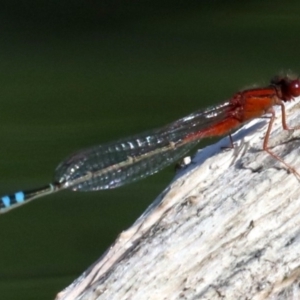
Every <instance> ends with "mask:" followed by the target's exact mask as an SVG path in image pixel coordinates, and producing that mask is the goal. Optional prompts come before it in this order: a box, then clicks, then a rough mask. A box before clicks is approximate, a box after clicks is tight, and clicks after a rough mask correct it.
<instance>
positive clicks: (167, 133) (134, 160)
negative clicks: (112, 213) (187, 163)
mask: <svg viewBox="0 0 300 300" xmlns="http://www.w3.org/2000/svg"><path fill="white" fill-rule="evenodd" d="M229 109H230V103H229V102H226V103H224V104H222V105H220V106H216V107H211V108H209V109H207V110H205V111H203V110H202V111H201V110H200V111H197V112H195V113H193V114H190V115H188V116H186V117H185V118H182V119H180V120H178V121H175V122H173V123H171V124H169V125H167V126H165V127H162V128H160V129H155V130H152V131H149V132H145V133H142V134H140V135H136V136H132V137H129V138H125V139H122V140H119V141H116V142H112V143H108V144H104V145H99V146H95V147H92V148H90V149H86V150H82V151H79V152H78V153H75V154H73V155H71V156H70V157H69V158H67V159H66V160H65V161H63V162H62V163H61V164H59V166H58V167H57V169H56V172H55V182H56V183H57V184H59V185H61V187H62V188H70V189H72V190H76V191H77V190H78V191H91V190H101V189H109V188H115V187H118V186H121V185H124V184H127V183H131V182H134V181H137V180H139V179H142V178H144V177H147V176H149V175H151V174H154V173H156V172H158V171H160V170H161V169H163V168H165V167H166V166H168V165H170V164H172V163H173V162H175V161H177V160H178V159H180V158H181V157H182V156H184V155H185V154H186V153H187V152H188V151H189V150H190V149H191V148H193V147H194V146H195V145H196V143H197V142H198V141H199V140H200V139H201V130H203V129H207V128H208V127H209V126H213V124H215V123H217V122H220V121H221V120H223V119H224V118H225V117H226V116H227V112H228V110H229ZM193 133H197V139H195V140H187V139H186V137H187V136H190V135H192V134H193Z"/></svg>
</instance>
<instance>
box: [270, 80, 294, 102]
mask: <svg viewBox="0 0 300 300" xmlns="http://www.w3.org/2000/svg"><path fill="white" fill-rule="evenodd" d="M271 84H272V85H274V86H275V87H277V88H278V89H279V93H280V95H279V96H280V97H279V98H280V99H281V100H283V101H291V100H293V99H294V98H295V97H299V96H300V79H299V77H296V78H295V77H292V76H290V75H286V76H283V77H281V76H276V77H274V78H273V79H272V80H271Z"/></svg>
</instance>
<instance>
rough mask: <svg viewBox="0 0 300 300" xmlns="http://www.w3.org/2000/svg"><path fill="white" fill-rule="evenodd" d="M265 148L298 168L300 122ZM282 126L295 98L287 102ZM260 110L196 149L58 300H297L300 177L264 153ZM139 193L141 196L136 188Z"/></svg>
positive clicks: (297, 114) (296, 117)
mask: <svg viewBox="0 0 300 300" xmlns="http://www.w3.org/2000/svg"><path fill="white" fill-rule="evenodd" d="M276 114H277V119H276V122H275V124H274V128H273V130H272V134H271V136H270V142H269V145H270V146H271V150H272V151H273V152H274V153H276V154H277V155H279V156H280V157H281V158H283V159H284V161H285V162H286V163H288V164H290V165H291V166H293V167H294V168H295V169H296V170H298V172H300V158H299V154H300V151H299V145H300V139H299V137H300V130H295V131H293V132H292V131H289V132H288V131H283V130H282V126H281V112H280V110H276ZM287 120H288V124H289V125H290V126H295V125H300V104H299V103H297V101H296V102H294V103H291V104H288V105H287ZM267 124H268V118H265V119H259V120H254V121H252V122H250V123H248V124H247V125H246V126H244V127H243V128H241V129H240V130H239V131H237V132H236V133H235V134H234V135H233V137H234V141H235V143H236V147H235V149H222V147H226V146H228V145H229V141H228V138H224V139H222V140H221V141H220V142H218V143H217V144H215V145H212V146H209V147H206V148H205V149H203V150H200V151H198V153H197V155H196V156H195V157H194V158H193V161H192V163H191V164H190V165H189V166H188V167H187V168H185V169H183V170H181V171H180V172H179V173H178V174H177V177H176V179H175V180H174V182H173V183H172V184H171V185H170V186H169V187H168V188H167V189H166V190H165V191H164V192H163V193H162V194H161V195H160V196H159V197H158V198H157V199H156V200H155V201H154V202H153V204H152V205H151V206H150V207H149V208H148V209H147V210H146V211H145V213H144V214H143V215H142V216H141V217H140V218H139V219H138V220H137V221H136V222H135V223H134V224H133V225H132V226H131V227H130V228H129V229H128V230H126V231H124V232H123V233H121V234H120V236H119V237H118V238H117V240H116V241H115V243H114V244H113V245H112V246H111V247H110V248H109V249H108V250H107V252H106V253H105V254H104V255H103V256H102V257H101V258H100V259H99V260H98V261H97V262H95V263H94V264H93V265H92V266H91V267H89V268H88V269H87V270H86V271H85V272H84V273H83V274H82V275H81V277H80V278H78V279H77V280H76V281H75V282H73V283H72V284H71V285H70V286H69V287H68V288H66V289H65V290H64V291H62V292H60V293H59V294H58V296H57V298H56V299H59V300H63V299H64V300H65V299H81V300H83V299H89V300H90V299H97V300H100V299H118V300H119V299H138V300H141V299H143V300H146V299H168V300H170V299H298V298H300V291H299V282H300V181H299V178H297V175H295V174H293V173H291V172H289V170H287V169H286V167H285V166H284V165H283V164H282V163H281V162H279V161H277V160H276V159H274V158H273V157H272V156H271V155H269V154H268V153H266V152H265V151H262V144H263V139H264V136H265V132H266V128H267ZM141 196H142V195H141Z"/></svg>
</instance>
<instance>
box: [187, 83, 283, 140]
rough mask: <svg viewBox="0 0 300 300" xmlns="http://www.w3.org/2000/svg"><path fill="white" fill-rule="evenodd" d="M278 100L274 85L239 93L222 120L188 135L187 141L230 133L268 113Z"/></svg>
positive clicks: (234, 97) (232, 100) (231, 101)
mask: <svg viewBox="0 0 300 300" xmlns="http://www.w3.org/2000/svg"><path fill="white" fill-rule="evenodd" d="M278 100H279V98H278V96H277V91H276V88H275V87H273V86H271V87H268V88H260V89H249V90H245V91H243V92H240V93H237V94H235V95H234V96H233V97H232V98H231V99H230V101H229V103H230V105H229V106H228V109H227V111H226V112H225V115H224V118H223V119H222V120H220V121H215V122H214V123H212V124H211V125H210V126H208V127H207V128H203V129H201V130H199V131H197V132H195V133H193V134H190V135H188V136H187V137H186V139H185V141H190V140H197V139H200V138H205V137H213V136H222V135H226V134H230V132H231V131H232V130H233V129H235V128H237V127H239V126H241V125H242V124H244V123H246V122H247V121H250V120H252V119H255V118H257V117H261V116H263V115H264V114H266V113H267V112H268V110H269V109H270V108H271V107H272V106H273V105H275V104H276V102H278Z"/></svg>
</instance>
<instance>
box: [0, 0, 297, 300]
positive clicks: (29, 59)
mask: <svg viewBox="0 0 300 300" xmlns="http://www.w3.org/2000/svg"><path fill="white" fill-rule="evenodd" d="M299 8H300V2H299V1H287V2H284V1H198V2H197V4H195V2H191V1H153V0H152V1H124V0H123V1H116V0H115V1H113V0H110V1H78V0H77V1H75V0H73V1H70V0H69V1H67V0H65V1H62V0H60V1H58V0H57V1H37V0H36V1H30V0H26V1H7V3H5V1H2V4H1V10H0V87H1V89H0V91H1V97H0V120H1V121H0V124H1V126H0V141H1V150H0V153H1V154H0V170H1V171H0V192H1V194H2V193H3V194H5V193H11V192H14V191H15V190H18V189H30V188H35V187H38V186H40V185H44V184H46V183H48V182H50V181H51V180H52V174H53V171H54V169H55V167H56V165H57V164H58V163H59V162H60V161H61V160H62V159H63V158H64V157H65V156H67V155H69V154H70V153H72V152H74V151H75V150H78V149H80V148H85V147H88V146H91V145H94V144H99V143H102V142H106V141H109V140H114V139H117V138H120V137H125V136H127V135H131V134H135V133H138V132H140V131H143V130H146V129H151V128H155V127H158V126H162V125H165V124H166V123H168V122H170V121H173V120H175V119H177V118H179V117H182V116H184V115H186V114H188V113H190V112H192V111H194V110H197V109H199V108H201V107H205V106H207V105H212V104H215V103H217V102H219V101H223V100H225V99H226V98H228V97H230V96H231V95H232V94H233V93H234V92H235V91H237V90H239V89H241V88H244V87H247V86H248V87H249V85H250V86H251V85H252V84H253V83H258V84H267V83H268V81H269V79H270V78H271V77H272V76H273V75H274V74H276V73H277V72H279V71H282V70H288V69H292V70H294V71H295V72H297V71H299V53H300V17H299V16H300V9H299ZM208 142H209V141H208ZM173 174H174V172H173V168H169V169H167V170H165V171H164V172H161V173H160V174H159V175H156V176H153V177H151V178H149V179H146V180H143V181H141V182H138V183H136V184H133V185H130V186H126V187H123V188H119V189H116V190H111V191H103V192H95V193H92V192H91V193H71V192H68V191H66V192H61V193H58V194H56V195H53V196H51V197H47V198H44V199H40V200H37V201H35V202H33V203H31V204H29V205H25V206H24V207H21V208H19V209H17V210H14V211H12V212H10V213H8V214H5V215H2V216H0V228H1V231H0V232H1V238H0V298H1V299H23V300H25V299H53V298H54V296H55V295H56V293H57V292H59V291H60V290H62V289H63V288H64V287H65V286H67V285H69V284H70V283H71V282H72V281H73V280H74V279H75V278H76V277H77V276H79V275H80V274H81V273H82V272H83V271H84V270H85V269H86V268H87V267H88V266H89V265H90V264H91V263H93V262H94V261H95V260H96V259H97V258H99V257H100V255H101V254H102V253H103V252H104V251H105V250H106V249H107V247H108V246H109V245H110V244H111V243H112V242H113V241H114V240H115V238H116V236H117V235H118V234H119V233H120V232H121V231H122V230H125V229H126V228H128V227H129V226H130V225H131V224H132V223H133V222H134V221H135V220H136V218H137V217H138V216H139V215H140V214H141V213H142V212H143V211H144V210H145V209H146V208H147V206H148V205H149V204H150V203H151V201H152V200H153V199H154V198H155V197H156V196H157V195H158V194H159V193H160V192H161V191H162V190H163V189H164V187H165V186H166V185H167V184H168V183H169V181H170V180H171V178H172V176H173Z"/></svg>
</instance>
